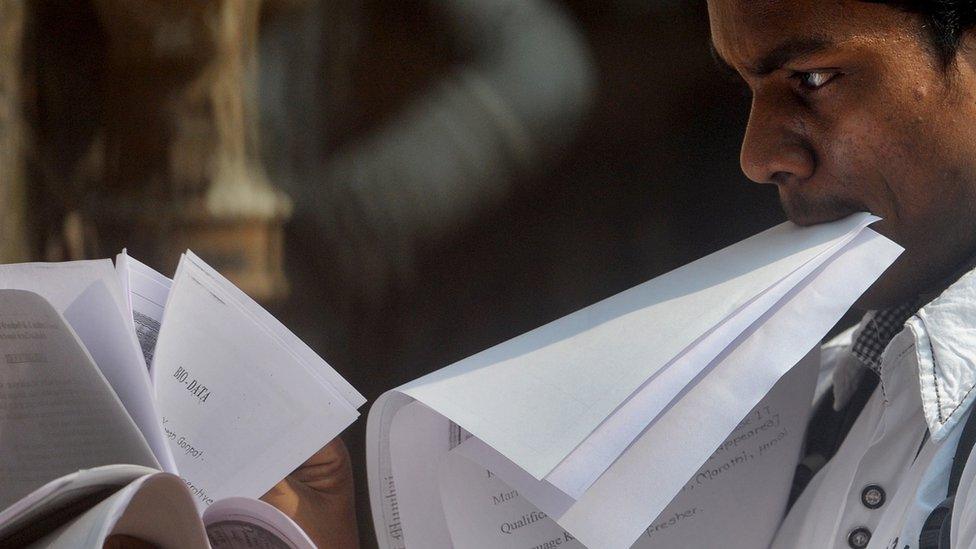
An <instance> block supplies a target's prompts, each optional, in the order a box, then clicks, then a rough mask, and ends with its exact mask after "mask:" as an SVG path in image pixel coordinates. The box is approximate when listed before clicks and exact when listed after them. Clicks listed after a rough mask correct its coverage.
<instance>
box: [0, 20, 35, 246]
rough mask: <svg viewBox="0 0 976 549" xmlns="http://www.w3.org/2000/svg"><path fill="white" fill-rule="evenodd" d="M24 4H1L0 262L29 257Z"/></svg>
mask: <svg viewBox="0 0 976 549" xmlns="http://www.w3.org/2000/svg"><path fill="white" fill-rule="evenodd" d="M24 15H25V8H24V3H23V2H0V262H2V263H7V262H14V261H24V260H26V259H27V257H28V242H27V234H26V228H25V223H26V220H25V213H26V212H25V209H26V197H25V192H26V185H25V182H24V156H23V151H24V138H25V134H24V129H23V117H22V108H21V104H22V100H21V80H22V78H21V76H22V74H21V73H22V70H23V65H22V63H21V52H22V40H23V33H24Z"/></svg>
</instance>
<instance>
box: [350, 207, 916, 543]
mask: <svg viewBox="0 0 976 549" xmlns="http://www.w3.org/2000/svg"><path fill="white" fill-rule="evenodd" d="M874 220H876V218H873V217H871V216H868V215H867V214H861V215H856V216H852V217H849V218H847V219H845V220H842V221H839V222H836V223H833V224H829V225H820V226H815V227H809V228H799V227H796V226H795V225H792V224H783V225H780V226H778V227H775V228H773V229H770V230H768V231H766V232H764V233H761V234H759V235H757V236H755V237H752V238H750V239H747V240H745V241H743V242H741V243H739V244H737V245H735V246H732V247H729V248H726V249H725V250H722V251H719V252H717V253H715V254H713V255H711V256H709V257H706V258H704V259H702V260H700V261H697V262H695V263H692V264H690V265H687V266H685V267H683V268H681V269H678V270H676V271H673V272H671V273H668V274H666V275H664V276H662V277H659V278H657V279H655V280H652V281H650V282H647V283H645V284H642V285H640V286H637V287H635V288H632V289H631V290H628V291H626V292H623V293H621V294H619V295H617V296H614V297H612V298H609V299H607V300H605V301H602V302H600V303H597V304H595V305H593V306H591V307H588V308H586V309H583V310H581V311H578V312H576V313H573V314H571V315H569V316H567V317H565V318H562V319H560V320H557V321H555V322H553V323H551V324H548V325H546V326H543V327H542V328H539V329H537V330H534V331H532V332H529V333H527V334H525V335H523V336H520V337H517V338H515V339H513V340H511V341H509V342H506V343H504V344H501V345H498V346H496V347H494V348H491V349H488V350H487V351H484V352H482V353H479V354H477V355H474V356H473V357H470V358H468V359H466V360H463V361H461V362H459V363H456V364H454V365H452V366H449V367H447V368H444V369H442V370H439V371H437V372H434V373H432V374H430V375H428V376H425V377H423V378H420V379H418V380H416V381H414V382H412V383H409V384H407V385H405V386H403V387H400V388H399V389H397V390H395V391H391V392H389V393H387V394H386V395H384V396H383V397H381V398H380V399H379V400H378V401H377V402H376V404H374V406H373V408H372V410H371V412H370V417H369V425H368V434H367V436H368V444H369V446H368V448H367V450H368V460H369V462H368V468H369V475H370V478H369V480H370V491H371V498H372V501H373V508H374V518H375V522H376V524H377V525H378V526H377V530H378V534H379V537H380V543H381V546H384V547H398V546H403V544H404V542H406V544H407V545H406V546H408V547H449V546H450V545H449V544H450V543H451V540H452V531H453V529H454V528H455V526H456V525H457V524H458V523H457V521H452V520H450V519H445V518H444V516H445V508H446V507H447V506H448V503H447V501H444V498H445V497H447V496H448V495H449V494H450V493H451V492H450V490H449V486H450V484H451V482H450V479H448V480H446V481H445V482H444V484H441V479H443V478H444V477H443V475H444V474H445V473H444V472H443V470H442V468H443V469H444V470H447V469H452V468H453V470H456V471H461V470H462V469H464V467H463V466H458V465H457V463H459V462H457V456H454V455H453V454H459V455H460V456H461V457H463V458H464V459H465V460H467V461H473V462H475V463H478V464H479V465H480V466H481V468H482V471H483V472H484V470H485V469H487V470H491V471H492V473H493V475H496V476H497V477H501V480H503V481H506V482H507V483H508V484H509V485H510V487H511V489H515V490H516V491H517V492H518V493H519V495H520V496H524V498H525V500H527V501H528V502H530V503H531V504H533V505H535V507H538V508H539V509H541V510H542V511H544V512H545V513H546V514H547V515H548V516H549V517H551V518H552V519H555V522H556V523H558V524H559V525H560V526H561V527H562V528H564V529H565V530H566V531H567V532H568V533H569V534H570V535H571V536H572V537H575V538H577V539H578V540H579V541H580V542H582V543H583V544H584V545H587V546H591V547H608V548H616V547H620V548H625V547H630V546H631V545H632V544H634V543H635V542H637V541H638V538H640V537H641V536H642V534H643V533H644V532H645V531H646V529H647V528H648V527H649V526H652V524H657V523H659V521H660V520H664V519H665V517H664V515H662V512H664V511H665V509H666V508H668V505H669V503H671V502H672V501H677V500H676V497H679V498H680V496H679V493H682V489H683V488H685V487H686V486H688V485H689V484H688V483H689V479H691V478H692V476H693V475H695V474H696V471H698V470H699V468H701V467H702V466H703V465H705V464H706V461H707V460H708V459H709V456H712V455H713V454H715V452H716V449H717V448H719V446H720V445H721V444H722V443H723V441H724V440H726V439H727V438H728V437H729V436H730V434H732V433H733V430H735V429H736V426H737V425H739V423H740V422H742V421H744V420H745V419H747V415H748V414H749V412H750V410H752V409H753V408H754V407H756V406H757V404H759V403H760V401H762V400H763V398H764V397H765V396H766V395H767V393H769V392H770V390H771V389H772V388H773V386H774V385H775V384H776V383H777V381H779V380H780V378H782V377H783V375H784V374H785V373H786V372H787V371H789V370H790V368H791V367H793V366H794V365H795V364H797V362H799V361H800V359H801V358H803V356H804V355H806V354H807V353H808V352H809V351H810V350H811V349H812V348H814V347H816V346H817V344H818V342H819V340H820V339H821V338H822V337H823V335H824V334H825V333H826V332H827V330H828V329H829V328H830V327H831V326H833V324H834V323H836V321H837V320H838V319H839V318H840V317H841V316H842V315H843V313H844V312H846V310H847V309H848V308H849V307H850V305H851V303H853V302H854V301H855V300H856V299H857V297H858V296H860V294H861V293H862V292H863V291H864V290H865V289H867V287H868V286H870V285H871V284H872V283H873V282H874V280H875V279H876V278H877V277H878V276H880V274H881V273H882V272H883V271H884V270H885V269H886V268H887V266H888V265H890V263H891V262H892V261H894V259H895V257H897V255H898V254H899V253H900V252H901V249H900V248H899V247H898V246H897V245H895V244H893V243H891V242H890V241H888V240H886V239H884V238H882V237H880V236H879V235H877V234H876V233H874V232H873V231H871V230H870V229H867V225H868V224H869V223H871V222H872V221H874ZM810 370H812V369H810V368H803V369H802V372H801V373H797V374H795V375H793V374H791V376H788V377H787V378H785V379H784V382H785V383H787V384H788V385H789V386H790V387H791V388H789V389H788V394H789V395H791V396H790V397H789V398H788V399H787V400H786V401H785V402H784V401H783V400H782V399H780V400H777V401H776V403H777V404H776V406H775V407H776V409H778V410H779V414H780V416H779V420H778V421H779V423H778V424H777V425H776V426H775V429H774V427H773V426H771V427H769V428H768V429H769V430H775V431H776V432H777V433H778V432H781V431H782V430H783V429H786V431H787V434H785V435H783V437H782V438H781V439H780V440H779V441H777V443H776V444H777V445H779V446H782V447H783V449H784V453H785V454H790V453H791V454H792V455H790V456H786V455H784V456H783V457H782V459H778V460H777V461H776V462H775V463H772V464H767V465H766V466H764V467H766V468H767V470H768V471H769V472H770V474H771V477H776V478H781V479H784V480H783V481H782V482H781V485H782V486H779V487H778V488H779V489H778V490H777V489H776V488H775V487H770V486H762V487H756V488H755V490H759V491H761V492H768V491H776V493H777V494H779V495H778V496H777V497H776V498H773V500H769V501H766V502H765V503H764V505H763V506H762V508H759V509H757V511H758V513H759V514H760V515H767V516H768V515H772V516H775V517H776V518H777V519H778V514H779V513H781V512H782V506H783V505H784V504H785V498H786V492H787V489H788V486H786V485H787V484H788V480H789V476H790V475H791V474H792V468H793V466H794V464H795V463H794V462H795V458H796V453H797V452H798V448H799V440H800V437H801V436H802V429H803V426H804V424H805V417H803V413H805V411H806V409H807V408H808V407H809V398H808V396H809V394H810V391H811V390H812V389H811V387H812V383H813V378H812V377H811V375H810V374H809V371H810ZM804 373H805V374H806V375H804ZM767 398H773V399H774V400H775V396H774V395H773V394H770V396H769V397H767ZM415 401H416V402H415ZM770 406H771V407H772V406H773V404H772V403H771V404H770ZM771 409H772V408H771ZM754 411H755V410H754ZM401 413H402V414H403V416H402V417H400V414H401ZM452 423H453V424H457V425H459V426H460V427H461V428H463V430H464V432H466V433H470V434H471V435H473V436H474V439H473V441H470V440H469V441H466V442H464V443H463V444H459V443H460V442H462V441H461V440H460V438H461V437H459V438H458V439H457V440H454V441H451V439H450V437H449V434H448V431H449V429H450V425H451V424H452ZM781 443H782V444H781ZM407 444H412V446H408V445H407ZM448 455H451V457H447V456H448ZM730 459H731V458H730ZM729 467H731V466H729ZM469 469H470V467H469ZM737 469H742V470H744V469H745V468H737ZM774 469H775V470H774ZM503 471H505V472H506V474H507V476H508V477H509V478H505V476H504V475H503ZM737 474H738V473H737ZM440 486H444V487H448V488H445V490H441V489H440V488H439V487H440ZM730 486H731V485H730ZM686 492H689V493H693V492H694V490H686ZM740 493H741V492H740ZM756 493H759V492H756ZM487 497H488V496H485V498H487ZM750 497H751V494H750ZM418 505H421V506H422V508H418ZM691 507H694V505H693V504H692V505H691ZM699 507H701V508H705V506H704V504H702V505H699ZM712 507H713V512H712V516H713V520H718V519H716V518H715V517H718V516H720V515H721V513H716V512H715V510H714V505H713V506H712ZM462 508H463V506H461V505H454V506H452V510H451V512H454V511H458V510H460V509H462ZM668 510H669V511H670V508H668ZM684 511H687V509H686V510H684ZM684 511H676V512H679V513H680V512H684ZM518 518H520V517H515V519H518ZM655 519H657V521H656V520H655ZM513 520H514V519H513ZM547 520H548V519H547ZM696 520H698V521H699V522H702V521H704V520H708V519H707V515H699V517H698V518H697V519H696ZM516 522H517V520H516ZM538 522H541V521H540V520H533V523H538ZM774 526H775V524H772V525H768V524H767V525H765V529H766V530H770V529H771V528H772V527H774ZM753 530H755V531H756V533H755V536H758V537H757V538H755V539H759V538H761V537H762V536H771V535H772V531H762V530H763V528H753ZM553 539H554V538H553ZM755 539H753V540H751V542H752V543H755ZM546 541H547V540H544V539H538V540H536V541H535V543H536V544H544V542H546ZM548 541H551V540H548ZM445 543H446V545H445ZM529 546H530V547H531V546H532V545H531V544H530V545H529ZM651 546H653V545H651ZM651 546H649V547H651ZM664 546H666V545H664ZM747 546H749V545H743V547H747ZM753 546H755V545H753Z"/></svg>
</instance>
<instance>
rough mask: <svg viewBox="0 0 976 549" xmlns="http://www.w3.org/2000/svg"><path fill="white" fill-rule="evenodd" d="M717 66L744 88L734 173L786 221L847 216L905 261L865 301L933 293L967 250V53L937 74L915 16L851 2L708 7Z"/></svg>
mask: <svg viewBox="0 0 976 549" xmlns="http://www.w3.org/2000/svg"><path fill="white" fill-rule="evenodd" d="M708 7H709V15H710V21H711V29H712V42H713V45H714V48H715V52H716V54H717V56H718V57H719V59H720V60H721V61H722V62H723V63H724V64H726V65H728V67H729V68H730V69H731V70H732V71H734V72H735V73H737V74H738V75H739V76H740V77H741V78H742V79H743V80H744V81H745V83H746V84H747V85H748V87H749V89H750V91H751V92H752V111H751V114H750V118H749V124H748V127H747V129H746V132H745V136H744V138H743V144H742V153H741V163H742V169H743V171H744V172H745V173H746V175H747V176H748V177H749V178H750V179H752V180H754V181H756V182H760V183H770V184H775V185H776V186H777V189H778V191H779V196H780V199H781V202H782V203H783V207H784V209H785V210H786V212H787V214H788V215H789V217H790V219H792V220H793V221H795V222H797V223H799V224H804V225H805V224H813V223H821V222H826V221H832V220H835V219H838V218H841V217H844V216H846V215H848V214H851V213H853V212H857V211H870V212H872V213H874V214H876V215H879V216H881V217H883V218H884V221H883V222H881V223H879V224H877V225H875V229H876V230H878V231H879V232H881V233H883V234H885V235H886V236H888V237H889V238H892V239H893V240H895V241H896V242H898V243H899V244H901V245H902V246H904V247H905V248H906V253H905V254H904V255H903V256H902V258H900V259H899V260H898V262H897V263H896V265H895V266H894V267H893V268H892V269H890V270H889V272H888V273H887V274H886V275H885V277H883V279H882V281H881V282H880V283H879V284H878V285H876V287H875V288H874V289H873V293H874V295H873V296H872V297H871V298H870V299H871V300H872V301H873V302H872V303H870V304H869V305H871V306H884V305H889V304H894V303H893V302H897V301H898V300H902V299H906V298H908V297H909V296H910V295H912V294H914V293H918V292H921V291H925V290H929V289H932V288H933V287H937V286H938V284H939V282H940V280H941V279H942V278H943V277H945V276H948V275H949V274H950V273H951V272H952V270H954V269H955V268H956V267H957V266H958V265H959V264H960V263H962V262H964V261H966V260H967V259H968V258H970V257H971V256H972V255H973V254H976V215H974V214H976V67H974V62H973V61H974V59H976V55H974V54H972V53H971V52H970V51H969V50H966V49H965V48H966V46H967V45H969V43H970V41H972V37H971V36H967V37H966V38H965V39H964V42H963V48H964V49H963V50H961V53H960V54H959V55H958V56H957V59H956V60H955V62H954V63H953V65H951V66H950V67H949V68H946V67H945V66H944V65H943V63H942V61H941V59H939V57H938V56H937V55H936V54H935V52H934V51H933V48H932V46H931V38H930V37H931V35H930V34H929V32H928V30H927V29H926V28H925V27H924V22H923V20H922V19H921V18H920V17H918V16H916V15H912V14H907V13H904V12H902V11H899V10H897V9H895V8H893V7H891V6H888V5H880V4H872V3H867V2H862V1H859V0H833V1H824V0H709V2H708Z"/></svg>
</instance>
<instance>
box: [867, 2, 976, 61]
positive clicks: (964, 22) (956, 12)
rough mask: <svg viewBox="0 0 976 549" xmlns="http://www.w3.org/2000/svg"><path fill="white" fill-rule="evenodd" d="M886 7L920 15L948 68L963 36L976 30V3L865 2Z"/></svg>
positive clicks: (936, 50)
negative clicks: (969, 31)
mask: <svg viewBox="0 0 976 549" xmlns="http://www.w3.org/2000/svg"><path fill="white" fill-rule="evenodd" d="M864 1H865V2H870V3H872V4H887V5H890V6H894V7H896V8H898V9H901V10H902V11H905V12H908V13H914V14H917V15H919V16H920V17H921V18H922V20H923V21H924V22H925V27H926V28H927V29H928V31H929V34H930V35H931V39H932V42H933V45H934V46H935V53H936V54H937V55H938V57H939V59H940V60H941V61H942V64H943V65H944V66H946V67H948V66H949V65H951V64H952V62H953V60H954V59H955V58H956V53H957V52H958V51H959V46H960V44H961V43H962V38H963V35H964V34H965V33H966V31H968V30H970V29H972V28H974V27H976V0H864Z"/></svg>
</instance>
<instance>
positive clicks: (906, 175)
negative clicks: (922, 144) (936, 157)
mask: <svg viewBox="0 0 976 549" xmlns="http://www.w3.org/2000/svg"><path fill="white" fill-rule="evenodd" d="M890 112H891V111H890V110H887V109H886V110H884V111H882V112H870V111H866V110H859V111H848V112H847V113H846V114H845V115H842V116H838V117H837V118H836V121H835V122H833V123H832V124H829V125H826V124H825V125H824V129H825V132H824V134H823V138H822V139H821V143H823V147H822V152H821V153H819V154H818V157H819V160H820V161H821V163H822V167H823V169H824V172H825V174H826V175H828V176H829V178H830V179H831V180H832V181H833V182H834V184H835V185H837V186H838V187H839V189H838V192H842V193H844V195H845V196H847V197H849V198H851V199H854V200H857V201H858V202H860V203H862V204H864V205H865V206H866V207H868V208H869V209H870V210H871V211H872V212H874V213H876V214H878V215H881V216H883V217H886V218H893V217H902V216H905V215H906V214H909V213H911V210H914V209H915V207H916V206H917V205H918V203H919V197H918V196H916V195H917V194H918V192H919V191H920V190H921V189H920V185H919V184H918V183H919V182H920V181H923V180H924V179H923V177H922V176H923V175H924V168H923V167H922V165H923V164H924V163H919V159H920V158H921V157H923V156H926V155H927V154H928V153H927V152H925V151H921V150H919V148H918V145H917V143H918V142H919V141H918V139H917V135H918V131H919V128H917V127H915V124H913V123H907V122H905V121H904V120H899V119H897V118H895V117H893V116H892V115H891V114H890Z"/></svg>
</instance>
